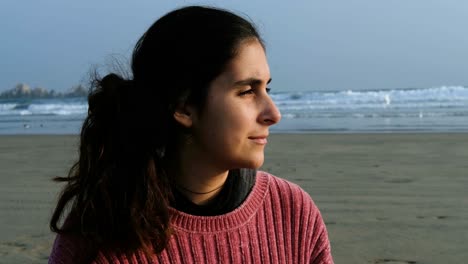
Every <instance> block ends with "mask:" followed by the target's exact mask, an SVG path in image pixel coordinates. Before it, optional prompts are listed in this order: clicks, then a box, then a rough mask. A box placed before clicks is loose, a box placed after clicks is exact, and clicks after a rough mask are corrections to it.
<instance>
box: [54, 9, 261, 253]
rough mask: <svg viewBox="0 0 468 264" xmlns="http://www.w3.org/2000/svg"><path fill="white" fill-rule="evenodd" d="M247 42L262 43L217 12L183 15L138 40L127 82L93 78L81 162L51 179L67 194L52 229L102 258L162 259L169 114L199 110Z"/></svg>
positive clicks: (166, 233) (173, 138)
mask: <svg viewBox="0 0 468 264" xmlns="http://www.w3.org/2000/svg"><path fill="white" fill-rule="evenodd" d="M248 39H257V40H258V41H260V42H261V43H262V41H261V39H260V36H259V35H258V33H257V31H256V29H255V28H254V26H253V25H252V23H251V22H249V21H247V20H246V19H244V18H242V17H240V16H238V15H235V14H233V13H231V12H228V11H226V10H222V9H217V8H209V7H200V6H191V7H184V8H181V9H178V10H175V11H172V12H170V13H168V14H166V15H165V16H163V17H162V18H160V19H159V20H157V21H156V22H155V23H154V24H153V25H152V26H151V27H150V28H149V29H148V31H147V32H146V33H144V35H143V36H142V37H141V38H140V40H139V41H138V43H137V44H136V47H135V49H134V52H133V57H132V66H131V69H132V74H133V78H131V79H128V80H127V79H124V78H122V77H121V76H119V75H117V74H114V73H111V74H108V75H107V76H105V77H104V78H102V79H100V78H96V79H94V81H93V85H92V89H91V92H90V94H89V96H88V103H89V110H88V116H87V117H86V119H85V121H84V124H83V127H82V130H81V137H80V140H81V142H80V148H79V160H78V161H77V162H76V163H75V164H74V165H73V167H72V168H71V169H70V172H69V175H68V177H58V178H56V179H55V180H56V181H63V182H66V186H65V188H64V190H63V192H62V194H61V196H60V198H59V201H58V204H57V207H56V209H55V211H54V213H53V215H52V219H51V222H50V226H51V229H52V230H53V231H54V232H57V233H61V234H64V233H75V234H78V235H80V236H81V237H84V238H85V239H86V240H87V241H88V242H89V243H91V245H93V247H95V248H99V250H106V249H110V250H118V251H122V252H131V251H133V250H136V249H143V250H144V251H145V252H146V253H147V254H150V253H151V252H154V251H155V252H160V251H162V250H163V249H164V248H165V246H166V245H167V242H168V240H169V238H170V225H169V218H170V215H169V211H168V206H169V201H170V199H171V188H170V186H171V185H170V184H171V180H170V179H169V177H168V175H167V174H166V171H167V170H166V167H167V166H168V163H169V160H168V159H170V157H172V155H171V153H174V152H176V151H177V149H176V147H175V146H176V144H177V138H178V135H179V134H180V133H181V127H180V126H179V125H178V124H177V123H176V122H175V120H174V119H173V113H174V110H175V107H176V106H177V105H178V104H180V103H188V104H191V105H194V106H196V107H197V108H199V109H201V108H203V105H204V103H205V102H204V100H205V98H206V96H207V93H208V87H209V85H210V83H211V82H212V81H213V80H214V79H215V78H216V77H217V76H218V75H219V74H221V73H222V71H223V70H224V68H225V66H226V64H227V63H228V62H229V61H230V60H231V59H232V58H233V57H234V56H235V55H236V50H237V48H238V47H239V45H240V43H241V42H242V41H244V40H248ZM67 209H69V210H67ZM67 212H69V213H67ZM62 217H64V218H66V220H65V223H64V224H62V225H61V224H59V223H60V222H61V220H62Z"/></svg>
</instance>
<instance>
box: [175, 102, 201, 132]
mask: <svg viewBox="0 0 468 264" xmlns="http://www.w3.org/2000/svg"><path fill="white" fill-rule="evenodd" d="M195 118H196V112H195V109H194V108H193V107H191V106H188V105H183V104H181V105H179V106H178V107H177V108H176V110H175V111H174V119H175V120H176V121H177V122H178V123H179V124H181V125H182V126H184V127H186V128H190V127H192V125H193V123H194V120H195Z"/></svg>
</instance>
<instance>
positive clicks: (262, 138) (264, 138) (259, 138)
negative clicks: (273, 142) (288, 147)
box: [249, 135, 268, 145]
mask: <svg viewBox="0 0 468 264" xmlns="http://www.w3.org/2000/svg"><path fill="white" fill-rule="evenodd" d="M267 138H268V135H266V136H254V137H249V139H250V140H252V141H253V142H255V143H257V144H259V145H266V144H267V143H268V140H267Z"/></svg>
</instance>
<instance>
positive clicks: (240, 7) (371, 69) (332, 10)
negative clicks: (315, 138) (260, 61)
mask: <svg viewBox="0 0 468 264" xmlns="http://www.w3.org/2000/svg"><path fill="white" fill-rule="evenodd" d="M188 4H208V5H215V6H218V7H224V8H228V9H230V10H233V11H236V12H242V13H244V14H247V15H249V16H250V17H251V19H252V20H253V21H254V22H255V23H256V24H257V26H258V27H259V29H260V32H261V33H262V34H263V37H264V39H265V40H266V42H267V53H268V54H267V55H268V59H269V62H270V68H271V72H272V78H273V82H272V85H271V86H272V88H273V89H274V90H275V91H303V90H348V89H350V90H358V89H396V88H409V87H415V88H424V87H436V86H441V85H468V56H467V55H468V1H465V0H459V1H455V0H439V1H433V0H432V1H431V0H385V1H382V0H358V1H354V0H341V1H336V0H322V1H315V0H308V1H307V0H303V1H285V0H281V1H272V0H242V1H240V0H236V1H228V0H223V1H174V0H137V1H130V0H98V1H91V0H80V1H64V0H1V2H0V33H1V42H0V43H1V44H0V72H1V74H0V91H3V90H6V89H10V88H12V87H14V86H15V85H16V84H17V83H19V82H23V83H27V84H29V85H30V86H32V87H36V86H40V87H45V88H48V89H55V90H60V91H63V90H67V89H70V88H71V87H72V86H73V85H76V84H79V83H80V82H81V81H83V80H84V79H85V78H86V74H87V72H88V71H89V70H90V68H91V67H92V65H96V64H101V65H102V64H105V63H106V62H107V61H108V58H109V56H110V55H113V54H121V55H124V56H127V57H128V56H129V55H130V54H131V51H132V49H133V46H134V44H135V42H136V40H137V39H138V38H139V37H140V36H141V34H142V33H143V32H144V31H145V30H146V29H147V28H148V27H149V26H150V25H151V24H152V23H153V22H154V21H155V20H156V19H157V18H158V17H160V16H161V15H163V14H165V13H167V12H168V11H170V10H172V9H174V8H176V7H180V6H183V5H188Z"/></svg>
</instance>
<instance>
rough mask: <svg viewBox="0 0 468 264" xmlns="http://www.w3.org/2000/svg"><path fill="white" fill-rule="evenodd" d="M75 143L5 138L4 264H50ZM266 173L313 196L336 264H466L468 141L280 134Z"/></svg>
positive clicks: (0, 174) (0, 246)
mask: <svg viewBox="0 0 468 264" xmlns="http://www.w3.org/2000/svg"><path fill="white" fill-rule="evenodd" d="M76 156H77V137H76V136H0V234H1V235H0V263H13V264H15V263H46V262H47V257H48V255H49V252H50V247H51V245H52V242H53V237H54V236H53V234H51V232H50V231H49V228H48V220H49V218H50V214H51V212H52V208H53V206H54V203H55V201H56V198H57V195H58V192H59V191H60V185H58V184H55V183H53V182H52V181H51V178H52V177H54V176H58V175H61V176H62V175H66V173H67V171H68V168H69V167H70V166H71V165H72V163H73V161H74V160H75V159H76ZM262 170H265V171H269V172H271V173H273V174H275V175H277V176H280V177H283V178H286V179H289V180H291V181H293V182H296V183H298V184H299V185H301V186H302V187H303V188H304V189H305V190H306V191H307V192H309V193H310V194H311V196H312V198H313V199H314V201H315V202H316V204H317V205H318V206H319V208H320V209H321V211H322V214H323V217H324V219H325V222H326V224H327V228H328V231H329V237H330V240H331V243H332V252H333V255H334V259H335V262H336V263H387V264H391V263H464V262H465V261H466V259H468V250H466V245H467V243H468V134H331V135H330V134H329V135H319V134H294V135H290V134H275V135H272V136H271V137H270V139H269V145H268V147H267V150H266V161H265V164H264V166H263V167H262Z"/></svg>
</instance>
